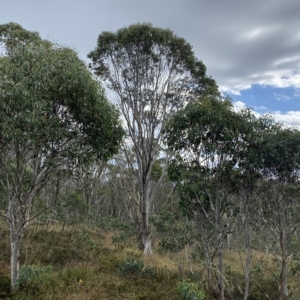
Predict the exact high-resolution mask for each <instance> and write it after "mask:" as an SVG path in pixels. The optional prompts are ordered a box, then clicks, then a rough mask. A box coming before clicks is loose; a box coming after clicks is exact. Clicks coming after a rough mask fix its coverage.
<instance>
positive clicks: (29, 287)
mask: <svg viewBox="0 0 300 300" xmlns="http://www.w3.org/2000/svg"><path fill="white" fill-rule="evenodd" d="M155 250H156V251H155V254H154V255H153V256H150V257H143V256H142V255H141V253H140V252H139V251H138V250H137V247H136V241H135V238H134V237H124V236H122V232H121V231H118V230H116V229H115V230H114V231H104V230H100V229H92V228H88V227H86V226H74V227H63V226H60V225H59V224H56V225H53V226H51V227H48V228H43V227H35V226H32V227H31V228H30V227H29V229H28V230H27V233H26V236H25V237H24V243H23V247H22V251H21V265H22V266H23V267H22V270H21V279H20V291H19V292H18V293H17V294H16V295H11V294H9V274H10V273H9V272H10V270H9V259H10V250H9V236H8V231H7V230H5V231H3V230H2V236H1V239H0V253H1V257H0V298H4V299H19V300H21V299H22V300H25V299H43V300H48V299H49V300H50V299H66V300H68V299H70V300H71V299H72V300H74V299H90V300H96V299H103V300H105V299H137V300H138V299H139V300H142V299H143V300H151V299H153V300H154V299H172V300H176V299H191V298H183V297H182V295H181V293H180V291H179V288H178V283H179V282H182V279H183V278H189V280H190V281H191V282H195V283H196V284H198V285H199V289H200V290H202V291H203V292H204V293H205V295H206V298H205V299H217V295H216V293H215V291H214V288H210V289H208V288H207V286H206V270H205V268H204V266H203V264H202V263H201V261H199V260H198V259H197V260H196V259H195V258H194V256H193V255H192V249H191V248H185V249H184V250H182V251H181V252H178V253H170V252H162V251H161V250H160V249H159V246H158V242H156V243H155ZM241 259H243V253H240V254H239V253H238V252H235V251H232V252H230V253H229V252H228V253H226V254H225V267H226V283H225V284H226V289H227V295H226V299H242V294H241V290H242V288H243V275H242V269H241ZM252 266H253V268H252V269H253V270H252V277H251V278H252V279H251V286H252V288H251V297H249V299H250V300H254V299H277V298H278V286H277V282H276V280H275V277H274V274H275V273H274V272H276V261H275V260H274V259H273V258H272V257H271V256H268V257H265V256H264V255H263V254H262V253H261V252H258V251H256V252H255V251H254V253H253V260H252ZM275 275H276V274H275ZM296 277H297V276H295V279H294V281H293V280H292V281H291V282H292V283H293V282H294V284H295V286H296V282H297V280H296ZM293 289H294V291H295V288H293ZM294 293H295V292H294ZM295 299H297V298H295Z"/></svg>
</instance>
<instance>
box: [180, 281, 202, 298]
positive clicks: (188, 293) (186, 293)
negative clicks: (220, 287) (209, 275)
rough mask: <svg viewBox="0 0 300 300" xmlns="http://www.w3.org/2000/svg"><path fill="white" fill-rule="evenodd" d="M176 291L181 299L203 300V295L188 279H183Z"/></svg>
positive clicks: (195, 284)
mask: <svg viewBox="0 0 300 300" xmlns="http://www.w3.org/2000/svg"><path fill="white" fill-rule="evenodd" d="M178 289H179V291H180V293H181V296H182V298H183V299H186V300H204V299H205V294H204V292H203V291H201V290H200V289H199V286H198V284H197V283H194V282H191V281H190V280H189V279H183V280H182V281H181V282H179V283H178Z"/></svg>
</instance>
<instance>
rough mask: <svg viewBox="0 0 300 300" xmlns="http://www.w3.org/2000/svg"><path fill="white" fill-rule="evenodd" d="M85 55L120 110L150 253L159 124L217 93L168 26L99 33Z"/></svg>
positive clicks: (142, 236)
mask: <svg viewBox="0 0 300 300" xmlns="http://www.w3.org/2000/svg"><path fill="white" fill-rule="evenodd" d="M88 56H89V58H91V60H92V68H93V70H94V71H95V73H96V74H97V75H99V77H100V78H101V79H102V80H103V81H104V82H106V83H107V86H108V88H109V89H110V93H111V95H113V98H114V100H115V101H116V102H117V103H118V105H119V108H120V109H121V111H122V113H123V117H124V120H125V122H124V123H125V126H126V132H127V136H128V140H130V142H131V146H132V147H133V149H134V151H135V154H136V157H137V168H138V178H137V181H138V183H139V190H140V197H139V198H140V203H139V206H140V208H139V209H140V212H141V220H140V230H139V234H138V240H139V246H140V249H141V250H143V251H144V253H145V254H151V253H152V247H151V244H152V242H151V233H150V228H149V223H148V217H149V209H150V205H151V201H152V199H153V197H154V195H155V191H156V190H157V187H158V186H159V185H160V182H161V180H158V182H157V183H156V184H153V183H152V184H151V169H152V167H153V164H154V162H155V161H156V159H157V158H158V157H159V155H160V147H161V138H162V129H163V128H164V126H165V124H166V122H167V121H168V119H169V117H170V115H171V114H172V113H173V112H174V111H176V110H177V109H178V108H181V107H183V106H184V105H185V104H186V103H187V102H188V101H190V100H191V99H192V97H194V95H195V94H197V95H204V94H216V93H218V92H217V87H216V84H215V81H214V80H212V79H211V78H209V77H207V75H206V68H205V66H204V64H203V63H202V62H201V61H199V60H197V59H196V57H195V55H194V53H193V51H192V47H191V45H190V44H188V43H187V42H186V41H185V40H184V39H182V38H179V37H177V36H176V35H175V34H174V33H173V32H172V31H170V30H165V29H161V28H156V27H153V26H152V25H150V24H136V25H131V26H129V27H125V28H122V29H120V30H118V31H117V32H116V33H113V32H103V33H101V34H100V35H99V37H98V42H97V46H96V48H95V50H94V51H91V52H90V53H89V55H88ZM164 174H165V172H163V174H162V176H161V179H162V178H163V176H164Z"/></svg>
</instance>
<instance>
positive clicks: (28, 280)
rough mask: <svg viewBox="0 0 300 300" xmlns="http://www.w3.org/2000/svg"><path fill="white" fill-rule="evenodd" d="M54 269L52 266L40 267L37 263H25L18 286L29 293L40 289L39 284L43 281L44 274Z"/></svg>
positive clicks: (20, 272) (21, 269)
mask: <svg viewBox="0 0 300 300" xmlns="http://www.w3.org/2000/svg"><path fill="white" fill-rule="evenodd" d="M51 271H52V267H51V266H44V267H38V266H35V265H24V266H22V267H21V268H20V271H19V277H18V280H17V286H18V287H19V288H20V290H24V291H26V292H27V293H29V291H31V292H36V291H38V286H39V285H40V284H42V283H43V280H42V278H41V275H42V274H47V273H50V272H51Z"/></svg>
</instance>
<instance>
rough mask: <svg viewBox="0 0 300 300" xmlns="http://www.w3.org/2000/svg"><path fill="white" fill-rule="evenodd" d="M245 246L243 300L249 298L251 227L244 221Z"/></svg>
mask: <svg viewBox="0 0 300 300" xmlns="http://www.w3.org/2000/svg"><path fill="white" fill-rule="evenodd" d="M245 230H246V233H245V246H246V266H245V274H244V275H245V289H244V298H243V300H247V299H248V296H249V273H250V263H251V231H252V227H251V225H250V224H249V223H248V221H246V224H245Z"/></svg>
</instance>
